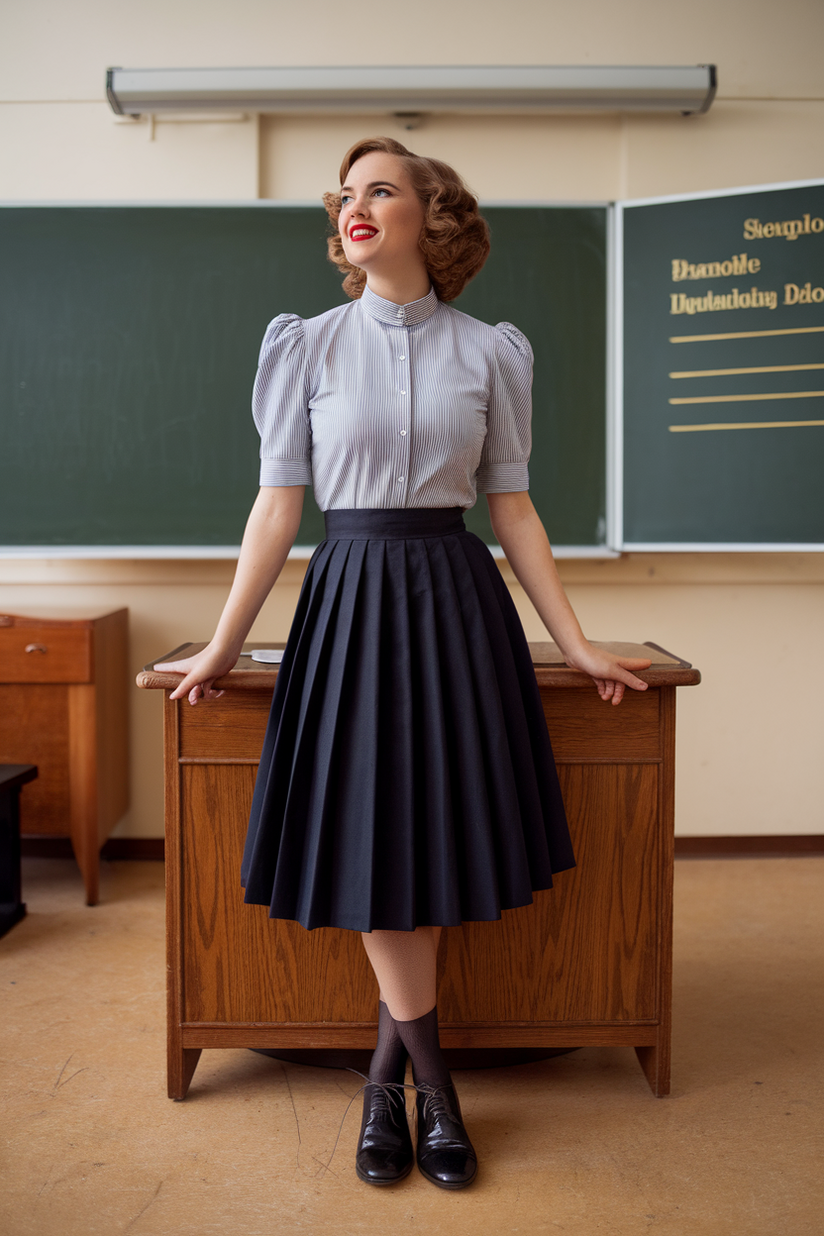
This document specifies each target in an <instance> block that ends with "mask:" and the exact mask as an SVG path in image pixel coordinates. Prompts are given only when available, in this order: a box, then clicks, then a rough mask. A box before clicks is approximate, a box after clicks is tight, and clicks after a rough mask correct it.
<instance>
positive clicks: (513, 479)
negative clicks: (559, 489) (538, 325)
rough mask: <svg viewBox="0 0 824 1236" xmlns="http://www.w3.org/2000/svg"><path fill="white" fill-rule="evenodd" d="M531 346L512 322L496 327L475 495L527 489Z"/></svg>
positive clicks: (530, 439) (530, 429)
mask: <svg viewBox="0 0 824 1236" xmlns="http://www.w3.org/2000/svg"><path fill="white" fill-rule="evenodd" d="M532 359H533V358H532V348H531V347H530V345H529V340H528V339H527V338H526V336H525V335H522V334H521V332H520V331H519V330H518V328H517V327H515V326H513V325H512V324H511V322H499V323H498V325H497V326H496V327H495V355H494V356H493V358H492V380H491V383H490V391H489V406H488V408H487V414H486V439H485V441H484V445H483V450H482V451H481V462H480V466H479V467H478V475H477V488H478V492H479V493H486V494H496V493H519V492H521V491H522V490H525V489H529V468H528V463H529V453H530V451H531V449H532Z"/></svg>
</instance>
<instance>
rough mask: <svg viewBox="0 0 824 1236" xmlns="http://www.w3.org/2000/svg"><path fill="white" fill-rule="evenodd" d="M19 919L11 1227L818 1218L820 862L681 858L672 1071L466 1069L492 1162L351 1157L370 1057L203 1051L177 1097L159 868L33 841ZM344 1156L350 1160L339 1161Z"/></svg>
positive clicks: (52, 1232)
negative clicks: (316, 1062) (67, 855)
mask: <svg viewBox="0 0 824 1236" xmlns="http://www.w3.org/2000/svg"><path fill="white" fill-rule="evenodd" d="M24 882H25V886H24V897H25V900H26V901H27V903H28V911H29V913H28V917H27V918H26V919H25V920H24V921H23V922H22V923H20V924H18V926H16V927H15V928H14V929H13V930H12V931H11V932H10V933H9V934H8V935H7V936H6V937H5V938H4V939H2V940H0V990H2V1005H3V1008H2V1022H3V1031H2V1059H0V1070H1V1074H0V1086H1V1087H2V1091H1V1092H2V1103H3V1120H2V1132H0V1146H2V1157H3V1161H4V1162H3V1185H2V1191H0V1233H2V1236H120V1234H121V1233H123V1234H126V1233H128V1236H218V1234H221V1236H222V1234H223V1233H232V1234H233V1236H269V1234H270V1233H283V1234H284V1236H291V1234H292V1233H295V1234H296V1236H297V1234H300V1236H303V1234H304V1233H305V1234H307V1236H314V1233H324V1234H326V1233H331V1234H337V1233H340V1234H341V1236H349V1234H352V1236H355V1234H357V1236H360V1234H361V1233H376V1234H377V1236H383V1234H384V1233H391V1234H393V1236H394V1233H410V1234H412V1233H427V1234H430V1236H497V1234H498V1233H539V1232H540V1233H543V1232H546V1233H552V1234H561V1233H563V1234H565V1236H594V1234H596V1233H605V1234H609V1236H635V1234H636V1233H647V1232H649V1233H654V1234H656V1236H820V1234H821V1233H822V1232H824V1187H822V1153H821V1152H822V1148H824V1147H822V1136H821V1132H822V1121H821V1116H822V1089H824V1084H823V1083H822V1069H821V1055H822V1052H821V1044H822V1017H821V1005H822V994H821V987H822V984H821V977H822V951H824V931H822V928H823V927H824V861H822V860H821V859H818V858H798V859H736V860H682V861H680V862H679V863H678V864H677V865H676V900H675V983H674V1035H673V1088H672V1094H671V1095H670V1096H669V1097H668V1098H666V1099H655V1098H653V1096H652V1094H651V1093H650V1091H649V1089H648V1087H647V1083H646V1081H645V1080H644V1077H643V1075H642V1073H641V1070H640V1068H639V1066H638V1064H637V1062H636V1059H635V1055H634V1053H633V1052H632V1051H631V1050H630V1049H628V1048H626V1049H625V1048H610V1049H607V1048H588V1049H585V1050H579V1051H577V1052H574V1053H572V1054H570V1055H567V1056H561V1057H557V1058H555V1059H554V1060H549V1061H544V1062H542V1063H539V1064H530V1065H520V1066H517V1067H515V1068H510V1069H493V1070H476V1071H473V1072H469V1071H463V1072H460V1073H456V1075H455V1079H456V1082H457V1084H458V1088H459V1092H460V1094H461V1097H462V1102H463V1107H464V1115H465V1119H466V1123H467V1127H468V1128H469V1130H470V1133H471V1135H472V1137H473V1140H474V1142H475V1145H476V1147H477V1149H478V1152H479V1158H480V1163H481V1167H480V1171H479V1174H478V1178H477V1181H476V1183H475V1184H474V1185H473V1186H472V1187H471V1188H469V1189H467V1190H464V1191H461V1192H456V1193H449V1192H445V1191H443V1190H439V1189H436V1188H434V1187H433V1186H432V1185H430V1184H428V1183H427V1182H426V1181H425V1180H424V1179H423V1178H422V1177H421V1176H420V1175H419V1174H418V1173H417V1172H416V1171H413V1173H412V1175H411V1176H410V1177H408V1178H407V1180H406V1181H404V1182H402V1183H401V1184H400V1185H398V1186H393V1187H392V1188H389V1189H376V1188H374V1187H371V1186H369V1185H365V1184H362V1183H360V1182H359V1181H358V1180H357V1178H356V1177H355V1174H354V1170H353V1167H352V1159H353V1154H354V1147H355V1142H356V1139H357V1135H358V1129H359V1125H360V1100H359V1099H358V1100H356V1101H355V1103H354V1104H353V1105H352V1108H351V1110H350V1112H349V1115H348V1117H347V1119H346V1121H345V1123H344V1125H343V1132H342V1133H341V1136H340V1141H339V1143H338V1146H337V1149H336V1151H335V1154H334V1156H332V1150H333V1147H334V1144H335V1138H336V1135H337V1133H338V1129H339V1126H340V1123H341V1119H342V1117H343V1114H344V1109H345V1107H346V1104H347V1102H348V1099H349V1097H350V1096H351V1095H352V1094H353V1093H354V1092H355V1090H356V1089H357V1087H358V1086H359V1085H360V1079H359V1078H356V1077H355V1076H354V1075H353V1074H351V1073H347V1072H345V1071H342V1070H341V1071H339V1070H328V1069H320V1068H310V1067H306V1066H303V1065H295V1064H287V1065H283V1064H281V1063H280V1062H277V1061H274V1060H271V1059H269V1058H267V1057H263V1056H259V1055H256V1054H254V1053H252V1052H250V1051H242V1050H238V1051H211V1052H204V1053H203V1055H202V1057H201V1061H200V1064H199V1066H198V1069H197V1072H196V1073H195V1077H194V1080H193V1083H192V1087H191V1090H190V1093H189V1097H188V1098H187V1100H186V1101H185V1102H183V1103H173V1102H170V1101H169V1100H168V1099H167V1098H166V1097H165V1076H164V957H163V867H162V864H159V863H111V864H106V865H105V871H104V878H103V902H102V904H101V905H99V906H96V907H94V908H88V907H86V906H85V905H84V904H83V899H82V888H81V884H80V878H79V876H78V874H77V872H76V870H75V868H74V866H73V864H72V863H70V862H68V861H61V860H46V859H28V860H25V862H24ZM330 1156H332V1157H331V1162H330Z"/></svg>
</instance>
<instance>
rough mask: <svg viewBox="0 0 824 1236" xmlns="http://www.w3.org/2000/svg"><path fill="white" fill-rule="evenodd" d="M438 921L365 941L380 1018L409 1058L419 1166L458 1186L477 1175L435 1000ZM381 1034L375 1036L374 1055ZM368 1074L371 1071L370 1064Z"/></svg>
mask: <svg viewBox="0 0 824 1236" xmlns="http://www.w3.org/2000/svg"><path fill="white" fill-rule="evenodd" d="M440 934H441V929H440V927H419V928H418V929H417V930H416V931H372V932H369V933H364V935H363V944H364V948H365V949H366V953H367V956H368V957H369V960H370V962H371V963H372V968H373V970H374V971H375V974H376V976H377V979H378V983H379V985H380V990H381V999H382V1001H385V1003H382V1005H381V1018H382V1019H383V1017H384V1010H386V1013H387V1026H389V1025H391V1027H392V1028H393V1030H394V1031H395V1032H396V1033H397V1035H398V1037H399V1038H400V1040H401V1042H402V1043H403V1044H404V1047H405V1048H406V1050H407V1051H408V1052H409V1055H410V1056H411V1058H412V1076H413V1078H414V1081H415V1085H416V1086H417V1087H418V1096H417V1108H418V1168H419V1169H420V1171H421V1172H422V1173H423V1175H424V1176H425V1177H426V1179H427V1180H430V1181H431V1182H432V1184H436V1185H438V1186H439V1187H440V1188H443V1189H462V1188H464V1187H465V1186H466V1185H468V1184H470V1183H471V1182H472V1180H474V1178H475V1173H476V1171H477V1159H476V1156H475V1151H474V1149H473V1147H472V1142H471V1141H470V1140H469V1135H468V1134H467V1132H466V1129H465V1128H464V1125H463V1120H462V1118H461V1107H460V1103H459V1101H458V1096H457V1094H456V1093H455V1089H454V1086H453V1085H452V1080H451V1078H450V1076H449V1070H448V1069H447V1067H446V1062H445V1061H444V1058H443V1055H442V1053H441V1047H440V1042H439V1038H438V1010H437V1006H436V994H437V993H436V985H437V982H436V981H437V959H438V942H439V940H440ZM380 1047H381V1038H380V1034H379V1038H378V1052H376V1056H378V1054H379V1052H380ZM369 1075H370V1077H372V1071H371V1069H370V1074H369Z"/></svg>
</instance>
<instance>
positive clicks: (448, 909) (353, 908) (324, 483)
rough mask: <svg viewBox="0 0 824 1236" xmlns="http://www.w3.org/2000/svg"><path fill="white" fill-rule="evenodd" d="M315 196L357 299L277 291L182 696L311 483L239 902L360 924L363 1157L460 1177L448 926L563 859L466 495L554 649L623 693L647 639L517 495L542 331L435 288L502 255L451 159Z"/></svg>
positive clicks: (456, 289) (235, 651)
mask: <svg viewBox="0 0 824 1236" xmlns="http://www.w3.org/2000/svg"><path fill="white" fill-rule="evenodd" d="M324 201H325V204H326V208H327V211H328V213H329V216H330V219H331V221H332V223H333V224H334V227H335V233H334V235H333V236H332V238H331V239H330V242H329V249H330V257H331V259H332V260H333V261H334V262H336V264H337V265H338V266H339V267H340V268H341V269H342V270H343V271H345V272H346V274H347V278H346V280H345V282H344V288H345V290H346V291H347V292H348V294H349V295H350V297H352V301H351V303H349V304H347V305H343V306H339V307H338V308H335V309H332V310H330V311H329V312H328V313H324V314H321V315H320V316H319V317H317V318H313V319H309V320H307V321H302V320H301V319H300V318H297V317H295V316H294V315H288V314H287V315H282V316H281V317H279V318H276V319H275V320H274V322H272V323H271V324H270V326H269V328H268V330H267V332H266V336H265V338H264V342H263V346H262V349H261V357H260V365H259V369H258V375H257V379H256V383H255V391H254V395H253V408H254V413H255V419H256V422H257V425H258V428H259V430H260V433H261V443H262V445H261V457H262V463H261V489H260V492H259V495H258V498H257V500H256V502H255V504H254V507H253V509H252V512H251V515H250V517H249V521H248V524H247V527H246V532H245V535H244V538H243V545H242V548H241V553H240V558H239V561H238V568H237V574H236V576H235V581H234V584H233V586H232V590H231V593H230V595H229V599H228V601H227V603H226V607H225V609H224V611H223V614H222V616H221V619H220V622H219V623H218V627H217V630H216V633H215V636H214V638H213V639H212V641H211V643H210V644H209V645H208V646H207V647H206V648H205V649H204V650H203V651H202V652H201V653H199V654H198V655H197V656H194V657H191V658H187V659H186V660H183V661H176V662H170V663H168V664H167V665H165V666H163V667H159V668H165V669H173V670H177V671H179V672H181V673H182V674H183V675H184V677H183V679H182V681H181V682H180V684H179V686H178V687H177V689H176V690H175V691H174V692H172V698H173V699H184V698H188V700H189V702H190V703H191V704H197V703H198V701H199V700H201V699H202V700H209V699H214V698H216V697H217V696H218V695H219V694H221V692H218V691H215V690H214V688H213V685H212V684H213V682H214V681H215V679H217V678H219V677H220V676H221V675H222V674H225V673H227V672H228V671H229V670H230V669H231V668H232V666H233V665H234V664H235V661H236V659H237V657H238V655H239V653H240V651H241V646H242V644H243V641H244V639H245V637H246V635H247V634H248V631H249V629H250V627H251V625H252V622H253V621H254V619H255V616H256V615H257V613H258V611H259V609H260V607H261V605H262V604H263V601H264V600H265V598H266V596H267V595H268V593H269V591H270V589H271V588H272V586H273V584H274V583H275V580H276V579H277V577H278V575H279V573H280V570H281V568H282V566H283V564H284V561H285V560H286V556H287V554H288V552H289V549H290V547H291V545H292V543H293V541H294V538H295V536H296V534H297V530H298V525H299V522H300V516H301V508H302V502H303V493H304V486H305V485H307V484H313V485H314V490H315V496H316V499H317V501H318V505H319V506H320V507H321V509H322V510H323V511H324V512H325V518H326V533H327V539H326V540H325V541H324V542H323V543H322V545H321V546H320V547H319V548H318V550H317V551H316V552H315V554H314V556H313V558H312V561H311V563H310V565H309V568H308V571H307V575H306V579H305V582H304V585H303V589H302V592H301V597H300V600H299V602H298V607H297V612H296V615H295V619H294V622H293V626H292V630H291V633H290V636H289V642H288V645H287V648H286V651H285V654H284V658H283V663H282V666H281V669H280V673H279V675H278V679H277V686H276V688H275V694H274V699H273V703H272V713H271V716H270V721H269V727H268V730H267V734H266V739H265V743H264V750H263V754H262V757H261V763H260V771H259V774H258V779H257V784H256V788H255V795H254V802H253V806H252V814H251V821H250V825H249V833H248V837H247V843H246V851H245V854H244V860H243V869H242V883H243V884H244V886H245V889H246V901H247V902H252V903H257V904H264V905H268V906H269V912H270V915H271V916H272V917H275V918H289V919H295V920H297V921H298V922H300V923H302V924H303V926H304V927H306V928H308V929H312V928H314V927H321V926H332V927H343V928H348V929H350V930H356V931H360V932H361V933H362V938H363V942H364V946H365V948H366V952H367V954H368V957H369V960H370V962H371V964H372V967H373V969H374V972H375V975H376V977H377V980H378V983H379V987H380V1005H379V1023H378V1042H377V1047H376V1050H375V1053H374V1056H373V1058H372V1062H371V1066H370V1070H369V1079H370V1083H373V1084H369V1085H367V1086H366V1087H365V1093H364V1114H363V1121H362V1125H361V1133H360V1138H359V1142H358V1149H357V1154H356V1170H357V1174H358V1176H359V1177H360V1178H361V1179H362V1180H364V1181H367V1182H369V1183H372V1184H389V1183H391V1182H393V1181H395V1180H400V1179H402V1178H403V1177H404V1176H405V1175H406V1174H407V1173H408V1172H409V1171H410V1170H411V1168H412V1165H413V1161H414V1156H413V1150H412V1142H411V1137H410V1133H409V1128H408V1125H407V1119H406V1109H405V1103H404V1088H403V1083H404V1076H405V1069H406V1061H407V1056H409V1057H411V1060H412V1069H413V1078H414V1082H415V1088H416V1091H417V1111H418V1135H417V1162H418V1167H419V1169H420V1170H421V1172H422V1173H423V1175H424V1176H425V1177H426V1178H427V1179H428V1180H430V1181H431V1182H432V1183H433V1184H436V1185H438V1186H440V1187H442V1188H451V1189H455V1188H462V1187H464V1186H465V1185H467V1184H469V1183H470V1182H471V1181H472V1179H473V1178H474V1176H475V1172H476V1167H477V1162H476V1156H475V1152H474V1150H473V1147H472V1143H471V1141H470V1140H469V1137H468V1135H467V1132H466V1129H465V1128H464V1126H463V1122H462V1119H461V1110H460V1104H459V1101H458V1097H457V1094H456V1093H455V1089H454V1087H453V1085H452V1083H451V1080H450V1075H449V1072H448V1070H447V1069H446V1066H445V1064H444V1061H443V1057H442V1055H441V1051H440V1047H439V1042H438V1022H437V1009H436V990H435V977H436V957H437V950H438V939H439V936H440V931H441V928H442V926H444V925H447V924H448V925H457V924H459V923H460V922H462V921H477V920H492V919H499V918H500V914H501V910H502V909H505V908H512V907H514V906H519V905H525V904H529V903H530V902H531V901H532V892H533V890H536V889H542V888H549V887H550V886H551V884H552V875H553V873H554V872H558V871H563V870H565V869H568V868H570V867H572V866H574V861H575V860H574V858H573V855H572V850H571V846H570V843H569V834H568V831H567V826H566V820H565V817H564V812H563V804H562V802H561V798H560V792H559V789H558V781H557V777H556V774H555V766H554V763H553V760H552V752H551V748H550V745H549V740H548V737H547V733H546V725H545V722H544V718H543V712H542V709H541V703H540V698H539V696H538V690H537V686H536V682H535V675H534V671H533V669H532V664H531V660H530V657H529V652H528V649H527V645H526V642H525V637H524V634H523V630H522V628H521V626H520V623H519V621H518V618H517V614H516V612H515V608H514V605H513V603H512V601H511V599H510V597H509V594H508V592H507V590H506V588H505V586H504V584H503V582H502V580H501V576H500V573H499V572H498V570H497V568H496V566H495V564H494V561H493V559H492V557H491V555H490V554H489V552H488V550H487V549H486V547H485V546H484V545H483V544H482V542H481V541H479V540H478V538H477V537H474V536H472V535H471V534H469V533H467V532H466V530H465V528H464V526H463V519H462V512H463V510H464V509H466V508H468V507H470V506H472V505H473V504H474V502H475V500H476V495H477V493H478V492H484V493H486V496H487V501H488V503H489V510H490V516H491V520H492V526H493V528H494V531H495V535H496V537H497V538H498V541H499V542H500V544H501V546H502V547H503V550H504V552H505V554H506V557H507V559H508V561H509V563H510V564H511V566H512V568H513V570H514V571H515V574H516V576H517V578H518V579H519V581H520V583H521V584H522V585H523V587H524V589H525V591H526V593H527V595H528V596H529V598H530V599H531V601H532V603H533V604H534V606H535V608H536V609H537V611H538V613H539V615H540V617H541V619H542V620H543V622H544V623H545V624H546V626H547V628H548V629H549V631H550V632H551V634H552V636H553V638H554V639H555V640H556V642H557V643H558V645H559V647H560V648H561V650H562V652H563V654H564V657H565V659H566V661H567V663H568V664H569V665H571V666H573V667H575V668H577V669H580V670H583V671H584V672H585V673H587V674H589V675H590V676H591V677H592V678H593V679H594V681H595V684H596V686H597V689H598V692H599V694H600V696H601V698H602V699H603V700H605V701H611V702H612V703H613V704H618V703H620V701H621V698H622V696H623V693H624V689H625V687H627V686H629V687H632V688H634V689H636V690H639V691H643V690H645V686H646V684H645V683H643V682H642V681H641V680H640V679H638V678H636V677H635V676H634V674H633V673H632V670H634V669H642V668H646V667H647V666H648V665H649V662H648V661H641V660H633V659H628V658H623V657H615V656H612V655H611V654H609V653H607V652H605V651H603V650H599V649H595V648H593V647H592V646H591V645H590V644H589V643H588V642H587V641H586V639H585V638H584V636H583V634H582V632H581V628H580V627H579V625H578V622H577V621H576V619H575V616H574V614H573V612H572V609H571V607H570V605H569V603H568V601H567V599H566V597H565V595H564V592H563V589H562V587H561V583H560V580H559V578H558V574H557V571H556V569H555V564H554V561H553V557H552V551H551V549H550V546H549V542H548V540H547V537H546V533H545V532H544V529H543V526H542V525H541V522H540V520H539V519H538V516H537V515H536V513H535V510H534V508H533V506H532V504H531V502H530V499H529V496H528V494H527V492H526V491H527V488H528V476H527V461H528V458H529V449H530V416H531V403H530V390H531V380H532V352H531V349H530V346H529V344H528V342H527V341H526V339H525V338H524V336H523V335H522V334H521V333H520V332H519V331H518V330H517V329H516V328H515V327H514V326H512V325H510V324H509V323H501V324H499V325H498V326H497V327H491V326H487V325H486V324H485V323H482V322H478V321H476V320H475V319H473V318H469V317H467V316H466V315H464V314H461V313H459V312H457V311H456V310H454V309H452V308H450V307H449V305H448V303H447V302H449V301H451V300H453V299H454V298H455V297H456V296H457V295H458V294H459V293H460V291H461V290H462V289H463V287H464V286H465V284H466V283H467V282H468V280H469V279H470V278H472V276H473V275H475V274H476V273H477V272H478V271H479V270H480V268H481V267H482V265H483V263H484V261H485V259H486V256H487V253H488V251H489V241H488V232H487V227H486V223H485V222H484V220H483V219H482V218H481V216H480V215H479V213H478V207H477V202H476V200H475V198H474V197H473V195H472V194H470V193H469V191H468V190H467V189H466V186H465V185H464V184H463V182H462V181H461V179H460V177H459V176H458V175H457V174H456V173H455V172H454V171H453V170H452V169H451V168H449V167H447V166H446V165H445V164H443V163H440V162H438V161H436V160H433V159H423V158H420V157H419V156H416V155H413V154H411V153H410V152H409V151H407V150H406V149H405V148H404V147H403V146H401V145H400V144H399V143H398V142H395V141H392V140H391V139H389V138H376V139H370V140H366V141H362V142H358V143H357V144H356V145H355V146H353V147H352V149H351V150H350V151H349V152H348V154H347V155H346V157H345V158H344V161H343V165H342V168H341V190H340V193H339V194H327V195H326V196H325V199H324Z"/></svg>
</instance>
